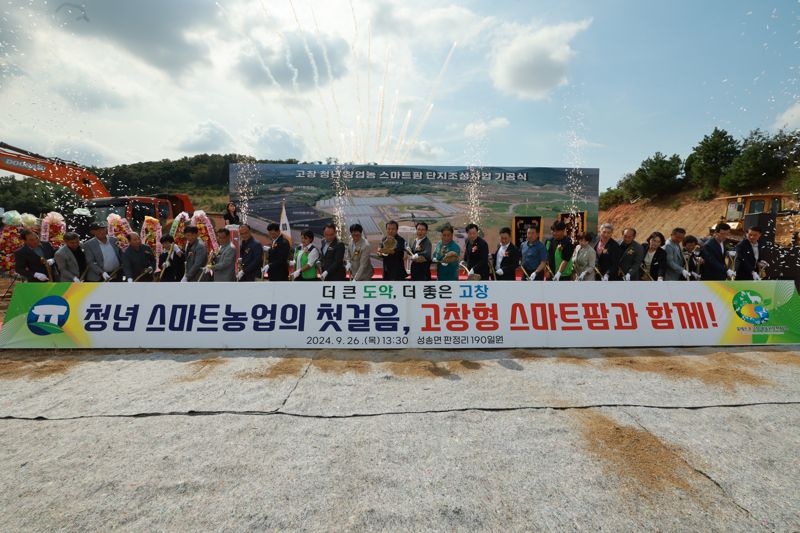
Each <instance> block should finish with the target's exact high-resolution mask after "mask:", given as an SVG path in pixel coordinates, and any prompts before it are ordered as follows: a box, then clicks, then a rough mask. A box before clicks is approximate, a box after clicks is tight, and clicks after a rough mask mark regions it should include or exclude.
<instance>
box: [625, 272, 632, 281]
mask: <svg viewBox="0 0 800 533" xmlns="http://www.w3.org/2000/svg"><path fill="white" fill-rule="evenodd" d="M630 280H631V273H630V272H628V273H627V274H625V281H630Z"/></svg>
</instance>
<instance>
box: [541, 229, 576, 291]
mask: <svg viewBox="0 0 800 533" xmlns="http://www.w3.org/2000/svg"><path fill="white" fill-rule="evenodd" d="M550 230H551V231H552V232H553V236H552V237H550V238H549V239H547V241H545V243H544V247H545V249H546V250H547V263H548V265H549V266H550V272H552V274H553V278H552V279H551V280H550V281H571V280H572V254H573V252H574V251H575V246H574V245H573V244H572V239H570V238H569V237H568V236H567V224H566V222H563V221H561V220H558V221H556V222H553V225H552V226H550Z"/></svg>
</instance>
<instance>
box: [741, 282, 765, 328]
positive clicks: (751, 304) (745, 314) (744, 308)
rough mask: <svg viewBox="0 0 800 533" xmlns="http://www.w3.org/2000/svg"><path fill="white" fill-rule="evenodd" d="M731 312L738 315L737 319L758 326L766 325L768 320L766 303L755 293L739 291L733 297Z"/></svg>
mask: <svg viewBox="0 0 800 533" xmlns="http://www.w3.org/2000/svg"><path fill="white" fill-rule="evenodd" d="M732 303H733V310H734V311H736V314H737V315H739V318H741V319H742V320H744V321H745V322H747V323H748V324H753V325H754V326H758V325H761V324H766V323H767V321H768V320H769V311H767V307H766V304H767V302H765V301H764V299H763V298H762V297H761V295H760V294H759V293H757V292H755V291H739V292H737V293H736V294H735V295H734V297H733V302H732Z"/></svg>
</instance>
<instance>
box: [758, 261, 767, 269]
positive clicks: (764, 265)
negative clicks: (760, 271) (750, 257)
mask: <svg viewBox="0 0 800 533" xmlns="http://www.w3.org/2000/svg"><path fill="white" fill-rule="evenodd" d="M758 266H759V267H761V268H767V267H768V266H769V263H767V262H766V261H759V262H758Z"/></svg>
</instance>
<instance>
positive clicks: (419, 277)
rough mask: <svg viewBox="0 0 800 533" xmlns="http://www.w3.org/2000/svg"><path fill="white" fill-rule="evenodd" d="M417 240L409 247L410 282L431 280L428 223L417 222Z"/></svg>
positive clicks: (431, 252) (430, 247)
mask: <svg viewBox="0 0 800 533" xmlns="http://www.w3.org/2000/svg"><path fill="white" fill-rule="evenodd" d="M416 229H417V238H416V239H414V245H413V246H412V247H411V280H412V281H430V280H431V260H432V258H433V257H432V256H433V245H432V244H431V240H430V239H429V238H428V223H427V222H417V227H416Z"/></svg>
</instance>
